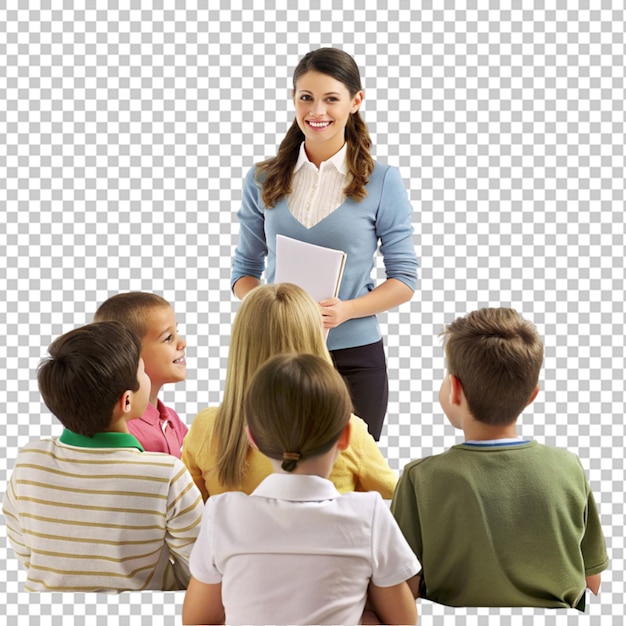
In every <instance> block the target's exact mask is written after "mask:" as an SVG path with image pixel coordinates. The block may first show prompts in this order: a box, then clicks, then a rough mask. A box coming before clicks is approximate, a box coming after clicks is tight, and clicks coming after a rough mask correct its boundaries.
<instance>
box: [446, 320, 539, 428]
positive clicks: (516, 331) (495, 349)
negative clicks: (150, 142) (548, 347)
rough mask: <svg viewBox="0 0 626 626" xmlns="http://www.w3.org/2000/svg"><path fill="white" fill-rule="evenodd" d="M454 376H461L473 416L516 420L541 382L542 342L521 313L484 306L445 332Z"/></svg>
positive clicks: (482, 419) (495, 421) (503, 421)
mask: <svg viewBox="0 0 626 626" xmlns="http://www.w3.org/2000/svg"><path fill="white" fill-rule="evenodd" d="M441 335H442V336H443V338H444V347H445V353H446V359H447V369H448V373H449V374H453V375H454V376H456V377H457V378H458V379H459V381H460V383H461V386H462V387H463V393H464V394H465V398H466V399H467V403H468V406H469V409H470V411H471V412H472V415H473V417H474V419H476V420H477V421H479V422H484V423H486V424H494V425H504V424H510V423H511V422H514V421H515V420H516V419H517V417H518V416H519V414H520V413H521V412H522V411H523V410H524V407H525V406H526V405H527V404H528V401H529V399H530V397H531V395H532V392H533V390H534V389H535V387H536V386H537V381H538V380H539V370H540V369H541V363H542V361H543V341H542V340H541V337H540V336H539V333H538V332H537V329H536V328H535V326H534V325H533V324H532V323H531V322H529V321H527V320H525V319H524V318H523V317H522V316H521V315H520V314H519V313H518V312H517V311H514V310H513V309H507V308H484V309H480V310H478V311H473V312H472V313H469V314H468V315H466V316H465V317H460V318H458V319H456V320H455V321H454V322H452V323H451V324H449V325H448V326H447V327H446V328H445V329H444V330H443V331H442V333H441Z"/></svg>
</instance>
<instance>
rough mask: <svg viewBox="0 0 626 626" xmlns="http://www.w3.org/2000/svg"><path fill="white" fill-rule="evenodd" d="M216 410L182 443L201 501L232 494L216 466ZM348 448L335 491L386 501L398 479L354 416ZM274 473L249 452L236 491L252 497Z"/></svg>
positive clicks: (336, 471)
mask: <svg viewBox="0 0 626 626" xmlns="http://www.w3.org/2000/svg"><path fill="white" fill-rule="evenodd" d="M218 408H219V407H208V408H206V409H204V410H202V411H200V413H198V415H196V417H195V418H194V420H193V423H192V424H191V428H190V429H189V433H188V434H187V436H186V437H185V440H184V441H183V454H182V460H183V463H184V464H185V465H186V466H187V469H188V470H189V472H190V474H191V476H192V478H193V480H194V482H195V483H196V485H197V486H198V489H199V490H200V493H201V494H202V498H203V499H204V500H205V501H206V500H207V498H208V497H209V496H214V495H217V494H218V493H224V492H225V491H233V489H231V488H228V487H226V486H225V485H223V484H221V483H220V481H219V479H218V477H217V469H216V468H215V467H214V466H215V460H216V457H217V455H216V448H217V442H216V441H214V440H213V427H214V424H215V418H216V416H217V411H218ZM350 425H351V430H350V445H349V446H348V447H347V448H346V449H345V450H343V451H342V452H341V453H340V454H339V457H338V458H337V461H336V462H335V465H334V467H333V470H332V472H331V474H330V476H329V477H328V478H329V480H331V481H332V482H333V484H334V485H335V487H336V488H337V491H339V492H340V493H346V492H348V491H378V492H379V493H380V495H381V496H382V497H383V498H385V499H390V498H391V497H392V496H393V491H394V489H395V486H396V483H397V482H398V477H397V476H396V474H395V473H394V471H393V470H392V469H391V468H390V467H389V465H388V463H387V461H386V460H385V459H384V458H383V455H382V454H381V452H380V450H379V449H378V446H377V445H376V442H375V441H374V438H373V437H372V436H371V435H370V434H369V432H368V431H367V425H366V424H365V422H364V421H363V420H362V419H361V418H360V417H356V415H353V416H352V417H351V418H350ZM272 472H273V468H272V464H271V463H270V461H269V459H268V458H267V457H266V456H264V455H263V454H262V453H261V452H259V451H258V450H256V449H254V448H252V447H250V449H249V450H248V468H247V470H246V473H245V475H244V478H243V482H242V483H241V485H239V489H238V491H243V492H244V493H247V494H250V493H252V492H253V491H254V490H255V489H256V488H257V486H258V485H259V484H260V483H261V481H262V480H263V479H264V478H266V477H267V476H269V475H270V474H271V473H272Z"/></svg>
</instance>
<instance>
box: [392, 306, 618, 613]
mask: <svg viewBox="0 0 626 626" xmlns="http://www.w3.org/2000/svg"><path fill="white" fill-rule="evenodd" d="M442 334H443V335H444V338H445V339H444V341H445V353H446V360H447V366H448V372H447V375H446V377H445V378H444V381H443V384H442V386H441V390H440V392H439V401H440V403H441V406H442V408H443V410H444V413H445V414H446V416H447V417H448V419H449V420H450V422H451V423H452V425H453V426H454V427H455V428H460V429H462V430H463V433H464V435H465V443H463V444H460V445H457V446H453V447H452V448H451V449H450V450H448V451H447V452H445V453H443V454H439V455H436V456H432V457H428V458H425V459H421V460H419V461H414V462H412V463H409V464H408V465H407V466H406V468H405V469H404V473H403V475H402V477H401V479H400V482H399V483H398V487H397V489H396V493H395V494H394V498H393V502H392V507H391V510H392V512H393V514H394V515H395V517H396V519H397V520H398V523H399V524H400V528H402V531H403V532H404V536H405V537H406V538H407V540H408V542H409V544H410V545H411V547H412V548H413V550H414V551H415V554H416V555H417V558H418V559H419V560H420V562H421V564H422V571H421V577H422V580H421V587H420V594H421V595H422V596H423V597H426V598H428V599H430V600H434V601H436V602H440V603H442V604H448V605H451V606H536V607H576V608H579V609H580V610H584V601H585V586H587V587H589V588H590V589H591V590H592V591H593V593H594V594H597V593H598V589H599V587H600V572H601V571H602V570H604V569H605V568H606V567H607V563H608V560H607V554H606V548H605V545H604V539H603V536H602V530H601V528H600V520H599V517H598V513H597V510H596V505H595V502H594V499H593V495H592V494H591V491H590V489H589V484H588V482H587V479H586V477H585V473H584V471H583V469H582V467H581V465H580V461H579V460H578V458H577V457H576V456H574V455H573V454H572V453H570V452H567V451H565V450H559V449H555V448H548V447H546V446H544V445H541V444H539V443H537V442H536V441H528V440H526V439H522V438H519V437H518V436H517V433H516V421H517V418H518V416H519V415H520V413H521V412H522V411H523V410H524V408H525V407H526V406H527V405H528V404H530V403H531V402H532V401H533V400H534V398H535V396H536V395H537V393H538V390H539V387H538V384H537V381H538V378H539V370H540V368H541V362H542V360H543V343H542V341H541V339H540V337H539V335H538V334H537V330H536V328H535V327H534V326H533V325H532V324H531V323H530V322H527V321H525V320H524V319H523V318H522V317H521V316H520V315H519V314H518V313H517V312H516V311H513V310H511V309H481V310H479V311H475V312H473V313H470V314H469V315H467V316H466V317H463V318H459V319H457V320H456V321H455V322H453V323H452V324H450V325H449V326H448V327H447V328H446V329H445V330H444V331H443V333H442Z"/></svg>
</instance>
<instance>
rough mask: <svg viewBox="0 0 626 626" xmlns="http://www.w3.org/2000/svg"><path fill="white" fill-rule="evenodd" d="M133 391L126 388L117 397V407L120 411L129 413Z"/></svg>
mask: <svg viewBox="0 0 626 626" xmlns="http://www.w3.org/2000/svg"><path fill="white" fill-rule="evenodd" d="M132 400H133V392H132V391H131V390H130V389H127V390H126V391H125V392H124V393H123V394H122V397H121V398H120V399H119V408H120V411H121V412H122V413H129V412H130V411H131V410H132Z"/></svg>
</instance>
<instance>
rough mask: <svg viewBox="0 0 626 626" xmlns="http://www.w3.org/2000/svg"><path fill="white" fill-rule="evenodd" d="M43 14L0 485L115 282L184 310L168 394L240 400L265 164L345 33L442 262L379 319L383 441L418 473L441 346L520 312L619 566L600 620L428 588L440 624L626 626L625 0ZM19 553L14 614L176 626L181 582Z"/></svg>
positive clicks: (17, 5)
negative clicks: (234, 349)
mask: <svg viewBox="0 0 626 626" xmlns="http://www.w3.org/2000/svg"><path fill="white" fill-rule="evenodd" d="M32 4H36V3H26V2H3V3H2V4H1V5H0V250H1V251H2V252H1V255H2V256H1V257H0V293H1V294H2V297H1V300H0V327H2V329H3V332H2V333H1V334H0V354H2V355H3V358H2V359H1V362H0V410H1V412H2V414H3V417H4V418H3V420H2V424H0V437H1V439H0V441H2V442H3V447H4V449H5V454H4V455H3V458H2V459H0V491H1V492H4V490H5V487H6V481H7V478H8V476H9V475H10V472H11V469H12V467H13V464H14V460H15V456H16V454H17V451H18V449H19V448H20V447H21V446H23V445H24V444H25V443H26V442H27V441H29V440H30V439H33V438H39V437H46V436H51V435H53V436H56V435H58V434H59V433H60V426H59V424H58V423H57V422H56V421H55V419H54V418H53V417H52V416H51V415H50V413H49V411H48V410H47V409H46V408H45V406H44V405H43V404H42V402H41V400H40V397H39V394H38V392H37V386H36V380H35V372H36V367H37V364H38V362H39V360H40V358H41V357H42V356H44V354H45V353H46V349H47V346H48V345H49V344H50V342H51V341H52V340H53V339H54V338H55V337H56V336H58V335H59V334H61V333H63V332H66V331H68V330H70V329H71V328H73V327H75V326H78V325H81V324H84V323H85V322H89V321H90V320H91V318H92V315H93V312H94V311H95V309H96V307H97V305H98V304H99V303H101V302H102V301H103V300H105V299H106V298H107V297H109V296H111V295H113V294H115V293H117V292H120V291H127V290H146V291H155V292H157V293H160V294H162V295H163V296H164V297H166V298H167V299H168V300H170V301H171V302H172V303H174V307H175V310H176V312H177V315H178V318H179V321H180V323H181V328H182V329H183V332H184V333H185V335H186V338H187V342H188V356H189V378H188V380H187V381H186V383H184V384H180V385H177V386H171V387H170V388H167V389H166V390H165V393H164V396H163V397H164V400H165V402H166V403H167V404H170V405H171V406H173V407H175V409H176V410H177V411H178V413H179V414H180V415H181V416H182V417H183V419H186V421H187V422H188V423H191V420H192V419H193V416H194V415H195V413H196V412H197V411H198V410H199V409H200V408H202V407H204V406H206V405H209V404H217V403H218V402H219V400H220V395H221V389H222V383H223V379H224V372H225V364H226V357H227V352H228V343H229V335H230V325H231V322H232V318H233V314H234V313H235V311H236V309H237V303H236V301H235V300H234V298H233V296H232V295H231V293H230V288H229V275H230V262H231V261H230V260H231V255H232V252H233V249H234V246H235V245H236V243H237V238H238V224H237V220H236V217H235V212H236V210H237V208H238V205H239V202H240V199H241V189H242V179H243V176H244V174H245V172H246V171H247V170H248V168H249V167H250V166H252V164H253V163H254V162H256V161H259V160H261V159H263V158H264V157H266V156H270V155H272V154H274V153H275V151H276V147H277V144H278V143H279V142H280V140H281V138H282V137H283V135H284V133H285V131H286V129H287V127H288V125H289V124H290V122H291V119H292V117H293V112H292V105H291V102H290V92H289V89H290V77H291V72H292V71H293V68H294V67H295V65H296V64H297V62H298V60H299V58H300V57H301V56H302V55H304V54H305V53H306V52H308V51H309V50H311V49H314V48H317V47H320V46H336V47H342V48H343V49H345V50H346V51H348V52H350V53H351V54H352V55H353V56H354V57H355V59H356V60H357V63H358V64H359V67H360V68H361V72H362V75H363V77H364V85H365V103H364V107H363V114H364V118H365V120H366V122H367V124H368V126H369V128H370V131H371V133H372V137H373V139H374V144H375V156H376V158H378V159H379V160H381V161H388V162H389V163H391V164H393V165H396V166H398V167H400V170H401V172H402V175H403V176H404V179H405V181H406V185H407V188H408V189H409V193H410V197H411V200H412V203H413V206H414V208H415V217H414V223H415V243H416V247H417V250H418V256H419V258H420V262H421V275H420V281H419V287H418V290H417V292H416V294H415V297H414V299H413V301H412V302H411V304H410V305H408V304H407V305H404V306H402V307H400V308H399V309H398V310H394V311H391V312H389V313H388V314H385V315H381V316H380V320H381V323H382V328H383V332H384V335H385V341H386V345H387V351H388V360H389V372H390V385H391V395H390V402H389V412H388V419H387V425H386V428H385V431H384V434H383V438H382V440H381V447H382V449H383V452H384V454H385V455H386V456H387V457H388V459H389V461H390V464H391V465H392V467H393V468H394V469H397V470H401V468H402V467H403V466H404V464H405V463H406V462H408V461H409V460H410V459H413V458H417V457H422V456H426V455H430V454H433V453H438V452H441V451H443V450H444V449H445V448H447V447H449V446H450V445H453V444H454V443H457V442H459V440H460V438H459V433H458V432H455V431H454V429H453V428H452V427H451V426H450V425H449V424H447V423H446V421H445V419H444V416H443V415H442V412H441V410H440V408H439V406H438V404H437V389H438V387H439V384H440V381H441V378H442V375H443V372H444V361H443V356H442V350H441V346H440V343H439V341H438V338H437V335H438V333H439V332H440V330H441V329H442V327H443V325H444V324H445V323H447V322H450V321H451V320H452V319H454V318H455V317H457V316H458V315H462V314H464V313H466V312H468V311H470V310H472V309H475V308H478V307H481V306H485V305H492V306H498V305H503V306H513V307H514V308H516V309H518V310H519V311H520V312H522V313H523V314H524V315H525V316H527V317H528V318H530V319H532V320H533V321H534V322H535V323H536V324H537V326H538V328H539V329H540V332H541V333H542V334H543V335H544V336H545V344H546V357H545V365H544V368H543V370H542V390H541V394H540V396H539V398H538V399H537V401H536V402H535V403H534V404H533V405H532V406H531V407H529V409H528V410H527V411H526V412H525V413H524V415H523V417H522V419H521V429H520V430H521V433H522V434H523V435H525V436H528V437H534V438H537V439H538V440H540V441H543V442H545V443H547V444H549V445H555V446H563V447H566V448H569V449H570V450H572V451H573V452H575V453H577V454H578V455H579V457H580V458H581V461H582V463H583V465H584V467H585V468H586V470H587V471H588V475H589V479H590V482H591V486H592V489H593V491H594V493H595V495H596V499H597V502H598V506H599V509H600V513H601V517H602V522H603V525H604V531H605V534H606V539H607V544H608V549H609V554H610V559H611V563H610V568H609V570H608V571H607V572H605V573H604V574H603V584H602V591H601V595H600V596H599V597H598V598H593V599H591V601H590V603H589V604H590V605H589V606H588V609H587V614H586V616H584V617H582V616H580V615H579V614H577V613H576V612H575V611H547V610H533V609H487V608H485V609H451V608H446V607H441V606H438V605H434V604H431V603H428V602H420V603H419V610H420V613H421V618H420V619H421V623H422V624H434V625H442V624H444V623H445V624H446V626H447V625H449V624H454V623H456V624H459V625H461V624H462V625H466V626H484V625H487V624H489V625H491V624H499V625H500V624H501V625H524V626H525V625H530V624H532V625H533V626H535V625H546V626H560V625H564V624H577V625H578V624H586V625H593V626H600V625H602V626H609V625H610V624H614V625H617V624H622V621H623V616H624V615H626V606H625V603H624V596H625V593H624V592H625V589H624V571H625V569H626V566H625V563H624V526H625V517H624V460H623V459H624V441H625V439H624V413H623V407H624V400H625V398H624V382H623V381H624V340H625V336H624V314H625V311H624V308H625V307H624V301H625V299H626V296H625V293H624V276H625V269H624V256H625V250H624V232H625V229H624V178H625V177H624V171H625V162H624V143H625V142H624V139H625V137H624V121H625V120H624V117H625V116H624V102H625V101H626V94H625V91H624V75H625V71H624V58H625V54H626V50H625V49H624V48H625V46H624V24H625V14H624V11H623V10H622V8H617V7H618V6H619V5H620V3H612V2H604V1H603V2H597V3H593V2H588V1H586V2H582V3H579V4H580V5H581V8H577V9H572V8H570V5H571V4H575V3H567V2H563V1H561V0H557V1H553V2H537V3H535V4H536V5H537V8H530V7H531V6H532V4H533V3H530V2H521V1H520V0H515V1H513V2H503V3H493V2H482V1H477V0H473V1H470V2H452V1H451V0H442V1H441V2H423V3H413V2H409V1H408V0H399V1H398V0H396V1H392V2H388V3H382V2H380V3H376V2H374V1H372V2H365V0H344V1H343V2H338V1H337V0H333V1H332V2H330V1H327V0H315V1H314V2H311V3H310V6H308V7H306V6H305V8H302V7H303V6H304V5H306V4H307V3H299V2H294V1H293V0H285V1H284V2H277V1H276V0H269V1H267V2H265V3H264V5H263V3H257V2H252V1H251V0H233V1H231V2H221V1H220V2H218V1H217V0H216V1H215V2H210V3H209V2H206V1H205V2H202V3H198V4H194V3H192V2H186V3H176V4H175V6H176V7H182V6H185V7H186V8H176V9H170V8H165V7H164V5H166V4H167V5H170V4H171V5H174V3H163V2H157V3H154V4H156V5H157V7H158V8H155V9H148V8H146V7H144V6H143V3H139V2H137V1H136V0H133V1H132V2H130V3H121V4H124V5H126V4H129V5H130V8H128V9H126V8H119V7H120V3H110V4H111V5H113V6H114V7H115V8H111V9H103V8H102V7H101V5H103V3H96V2H94V1H93V0H88V1H87V2H84V3H80V5H81V6H80V8H72V9H68V8H66V7H67V6H69V3H55V2H51V1H50V0H48V1H47V2H43V3H41V5H42V6H41V7H38V8H31V5H32ZM7 5H14V6H9V7H7ZM54 5H58V7H57V6H54ZM376 5H380V7H381V8H377V6H376ZM414 5H415V6H418V7H419V6H422V8H411V6H414ZM499 5H503V6H501V7H500V8H496V7H499ZM613 5H615V6H613ZM596 7H597V8H596ZM622 7H623V5H622ZM378 272H379V276H382V273H381V269H380V267H379V268H378ZM0 559H1V561H2V567H0V613H3V612H6V623H7V624H8V625H16V624H20V625H22V624H26V623H28V622H29V623H31V624H41V625H42V626H44V625H45V626H53V625H60V624H67V623H70V622H71V623H74V624H77V625H83V624H84V625H99V624H107V625H108V624H120V625H132V626H135V625H137V624H151V625H173V624H179V623H180V609H181V604H182V598H183V596H182V595H181V594H180V593H124V594H121V595H119V596H116V595H94V594H75V595H74V594H59V593H50V594H39V595H32V596H31V595H29V594H27V593H25V592H24V591H23V587H22V583H23V580H24V572H23V571H22V570H21V569H20V568H19V566H18V562H17V560H16V559H15V558H14V555H13V553H12V551H11V549H10V548H9V547H8V545H7V541H6V531H5V528H4V525H0ZM72 620H73V622H72Z"/></svg>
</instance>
